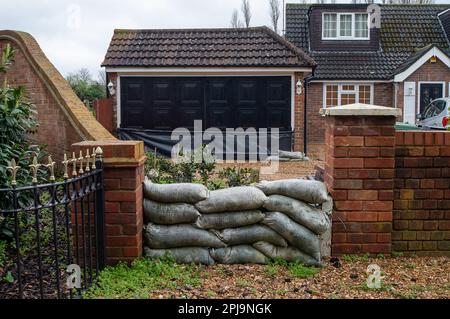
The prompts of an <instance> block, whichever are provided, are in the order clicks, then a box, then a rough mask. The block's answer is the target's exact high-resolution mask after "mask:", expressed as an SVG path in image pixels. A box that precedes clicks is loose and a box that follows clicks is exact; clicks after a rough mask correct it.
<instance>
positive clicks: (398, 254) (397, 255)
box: [391, 251, 404, 258]
mask: <svg viewBox="0 0 450 319" xmlns="http://www.w3.org/2000/svg"><path fill="white" fill-rule="evenodd" d="M391 255H392V257H394V258H401V257H403V256H404V253H402V252H400V251H393V252H392V254H391Z"/></svg>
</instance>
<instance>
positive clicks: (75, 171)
mask: <svg viewBox="0 0 450 319" xmlns="http://www.w3.org/2000/svg"><path fill="white" fill-rule="evenodd" d="M77 161H78V159H77V157H76V156H75V152H72V159H71V160H70V162H71V163H72V164H73V169H72V177H77V175H78V173H77Z"/></svg>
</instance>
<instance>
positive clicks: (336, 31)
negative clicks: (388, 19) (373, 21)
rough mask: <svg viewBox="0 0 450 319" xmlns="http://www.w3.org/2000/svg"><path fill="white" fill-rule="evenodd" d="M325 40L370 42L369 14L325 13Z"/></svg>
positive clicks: (323, 33) (323, 36)
mask: <svg viewBox="0 0 450 319" xmlns="http://www.w3.org/2000/svg"><path fill="white" fill-rule="evenodd" d="M322 20H323V23H322V39H323V40H369V37H370V35H369V14H367V13H324V14H323V19H322Z"/></svg>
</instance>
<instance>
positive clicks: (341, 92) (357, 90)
mask: <svg viewBox="0 0 450 319" xmlns="http://www.w3.org/2000/svg"><path fill="white" fill-rule="evenodd" d="M329 85H330V86H337V87H338V92H337V93H338V105H337V106H341V105H342V94H355V103H360V101H359V87H360V86H370V104H374V103H373V101H374V93H375V89H374V87H375V86H374V84H373V83H366V82H361V83H350V82H349V83H333V82H329V83H324V84H323V108H324V109H326V108H327V86H329ZM344 85H345V86H347V85H353V86H355V89H354V90H344V89H343V88H342V87H343V86H344Z"/></svg>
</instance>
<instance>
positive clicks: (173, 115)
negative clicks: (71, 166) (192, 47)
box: [121, 77, 291, 131]
mask: <svg viewBox="0 0 450 319" xmlns="http://www.w3.org/2000/svg"><path fill="white" fill-rule="evenodd" d="M122 81H123V86H122V87H123V89H122V92H123V93H122V101H121V106H122V114H123V116H122V127H124V128H126V127H145V128H147V129H156V130H167V131H171V130H173V129H176V128H178V127H186V128H192V127H193V124H194V121H195V120H203V123H204V128H209V127H217V128H220V129H225V128H237V127H245V128H248V127H255V128H264V127H267V128H270V127H280V128H284V129H290V127H291V78H290V77H195V78H194V77H178V78H176V77H167V78H164V77H148V78H132V77H130V78H122ZM128 113H129V114H128Z"/></svg>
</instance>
